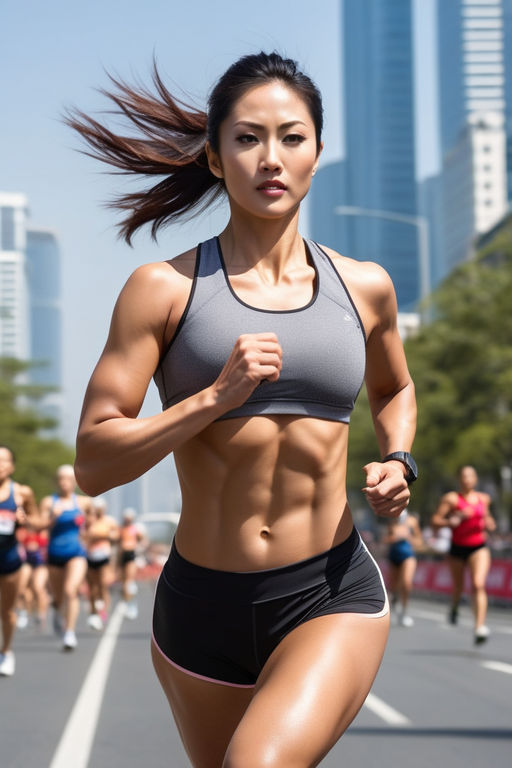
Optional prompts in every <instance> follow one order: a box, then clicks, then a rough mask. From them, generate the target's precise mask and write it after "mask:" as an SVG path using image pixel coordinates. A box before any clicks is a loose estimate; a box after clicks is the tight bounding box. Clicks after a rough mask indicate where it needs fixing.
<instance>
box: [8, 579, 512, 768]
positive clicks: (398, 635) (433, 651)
mask: <svg viewBox="0 0 512 768" xmlns="http://www.w3.org/2000/svg"><path fill="white" fill-rule="evenodd" d="M153 588H154V587H153V584H152V583H142V584H141V585H140V591H139V595H138V601H139V609H140V612H139V617H138V618H137V619H136V620H134V621H130V620H128V619H126V618H123V616H122V613H121V611H120V610H118V609H116V610H114V611H113V615H112V618H111V620H110V623H109V625H108V627H107V629H106V630H105V632H104V633H101V634H100V633H97V632H94V631H93V630H91V629H88V628H87V627H86V623H85V607H84V608H83V610H82V616H81V619H80V624H79V629H78V637H79V646H78V648H77V650H76V651H75V652H73V653H62V652H61V650H60V644H59V641H58V640H57V639H56V638H55V637H54V636H53V635H52V634H51V633H50V632H49V631H46V632H41V631H39V630H37V629H36V627H32V626H29V627H28V628H27V629H26V630H23V631H20V630H18V632H17V635H16V638H15V652H16V661H17V670H16V674H15V676H14V677H12V678H0V766H1V768H121V767H122V768H164V767H165V768H187V767H188V766H189V762H188V760H187V758H186V756H185V754H184V752H183V749H182V747H181V744H180V741H179V737H178V735H177V732H176V729H175V726H174V724H173V722H172V719H171V716H170V713H169V711H168V708H167V703H166V701H165V699H164V696H163V693H162V691H161V690H160V687H159V685H158V683H157V680H156V677H155V675H154V672H153V669H152V666H151V662H150V657H149V627H150V617H151V609H152V596H153ZM411 614H412V616H413V617H414V619H415V625H414V627H412V628H411V629H404V628H400V627H396V626H393V629H392V632H391V636H390V640H389V644H388V649H387V652H386V656H385V659H384V662H383V665H382V667H381V670H380V672H379V675H378V678H377V680H376V682H375V685H374V687H373V691H372V694H371V697H370V698H369V700H368V702H367V704H366V705H365V706H364V707H363V709H362V710H361V712H360V713H359V715H358V717H357V718H356V720H355V721H354V723H353V724H352V726H351V728H350V729H349V731H348V732H347V733H346V734H345V736H344V737H343V738H342V739H341V740H340V742H339V743H338V744H337V745H336V747H335V748H334V749H333V750H332V751H331V753H330V754H329V756H328V757H327V758H326V759H325V760H324V761H323V762H322V764H321V765H322V767H323V768H328V767H329V768H341V767H343V768H351V767H354V768H403V767H404V766H412V767H413V768H432V766H441V767H442V768H445V767H446V768H480V766H489V765H491V766H493V768H501V767H503V768H510V766H511V765H512V608H510V609H494V610H492V611H491V612H490V616H489V622H488V623H489V625H490V626H491V628H492V630H493V634H492V637H491V639H490V640H489V642H488V643H487V644H486V645H484V646H479V647H474V646H473V644H472V635H471V622H470V613H469V609H463V610H462V612H461V620H460V623H459V625H458V626H457V627H451V626H448V625H447V623H446V618H445V617H446V610H445V607H444V605H443V604H442V603H434V602H426V601H419V600H418V601H415V602H414V603H413V606H412V610H411Z"/></svg>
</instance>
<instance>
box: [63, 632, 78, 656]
mask: <svg viewBox="0 0 512 768" xmlns="http://www.w3.org/2000/svg"><path fill="white" fill-rule="evenodd" d="M77 645H78V641H77V639H76V635H75V633H74V631H73V630H72V629H67V630H66V631H65V632H64V637H63V638H62V650H63V651H73V650H74V649H75V648H76V646H77Z"/></svg>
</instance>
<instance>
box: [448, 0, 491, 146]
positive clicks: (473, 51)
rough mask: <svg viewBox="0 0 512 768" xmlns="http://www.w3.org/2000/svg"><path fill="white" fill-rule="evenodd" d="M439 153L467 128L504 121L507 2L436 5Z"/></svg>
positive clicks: (454, 0)
mask: <svg viewBox="0 0 512 768" xmlns="http://www.w3.org/2000/svg"><path fill="white" fill-rule="evenodd" d="M437 21H438V43H439V97H440V124H441V152H442V155H443V156H444V155H445V154H446V153H447V152H449V151H450V150H452V149H453V147H454V146H455V144H456V143H457V141H458V139H459V136H460V133H461V131H462V130H463V129H464V127H465V126H466V125H467V124H468V123H472V124H478V123H481V122H482V121H484V122H485V120H486V117H487V115H488V114H489V113H492V114H493V115H500V116H501V117H502V119H503V121H504V118H505V64H504V40H503V0H448V2H445V0H441V2H439V0H438V4H437Z"/></svg>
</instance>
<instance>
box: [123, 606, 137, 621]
mask: <svg viewBox="0 0 512 768" xmlns="http://www.w3.org/2000/svg"><path fill="white" fill-rule="evenodd" d="M124 615H125V616H126V618H127V619H131V620H132V621H133V619H136V618H137V616H138V615H139V609H138V608H137V603H136V602H134V601H130V602H129V603H126V605H125V608H124Z"/></svg>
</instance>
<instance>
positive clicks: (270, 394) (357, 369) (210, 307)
mask: <svg viewBox="0 0 512 768" xmlns="http://www.w3.org/2000/svg"><path fill="white" fill-rule="evenodd" d="M304 242H305V244H306V248H307V250H308V252H309V259H310V262H311V263H312V265H313V266H314V269H315V272H316V280H315V287H314V294H313V297H312V299H311V301H310V302H309V303H308V304H306V305H305V306H304V307H300V308H299V309H291V310H271V309H259V308H257V307H252V306H250V305H249V304H246V303H245V302H244V301H242V299H240V298H239V297H238V296H237V295H236V293H235V292H234V291H233V289H232V287H231V284H230V282H229V278H228V274H227V271H226V265H225V263H224V259H223V256H222V252H221V248H220V243H219V241H218V238H216V237H214V238H212V239H211V240H207V241H206V242H205V243H202V244H201V245H199V246H198V249H197V257H196V266H195V273H194V280H193V284H192V289H191V291H190V296H189V299H188V302H187V306H186V308H185V311H184V312H183V315H182V317H181V320H180V322H179V324H178V327H177V329H176V332H175V334H174V336H173V338H172V340H171V342H170V344H169V347H168V348H167V350H166V352H165V354H164V355H163V357H162V359H161V361H160V364H159V366H158V368H157V370H156V372H155V375H154V380H155V383H156V385H157V387H158V391H159V392H160V398H161V400H162V406H163V408H164V409H165V408H169V407H170V406H172V405H175V404H176V403H179V402H180V401H181V400H184V399H185V398H187V397H190V396H191V395H193V394H195V393H196V392H199V391H201V390H202V389H205V388H206V387H208V386H210V385H211V384H213V382H214V381H215V380H216V379H217V377H218V376H219V374H220V372H221V370H222V368H223V367H224V365H225V363H226V361H227V359H228V357H229V355H230V354H231V351H232V349H233V346H234V344H235V341H236V340H237V338H238V337H239V336H241V335H242V334H244V333H264V332H267V331H272V332H273V333H275V334H276V335H277V338H278V340H279V343H280V344H281V347H282V350H283V362H282V370H281V375H280V377H279V379H278V381H275V382H262V383H261V384H260V385H259V386H258V387H256V389H255V390H254V392H253V393H252V395H251V396H250V397H249V398H248V400H247V401H246V402H245V403H244V404H243V405H242V406H241V407H240V408H235V409H233V410H231V411H228V412H227V413H225V414H224V415H223V416H221V419H230V418H235V417H237V416H265V415H273V414H295V415H298V416H312V417H315V418H319V419H329V420H330V421H342V422H346V423H348V422H349V421H350V414H351V412H352V409H353V408H354V402H355V400H356V397H357V395H358V393H359V390H360V388H361V385H362V382H363V378H364V370H365V341H366V339H365V334H364V329H363V326H362V323H361V318H360V317H359V314H358V312H357V309H356V307H355V306H354V303H353V301H352V299H351V298H350V295H349V293H348V291H347V288H346V287H345V284H344V282H343V280H342V279H341V277H340V275H339V273H338V272H337V270H336V268H335V266H334V264H333V263H332V261H331V259H330V258H329V257H328V256H327V254H326V253H325V252H324V251H323V250H322V249H321V248H320V247H319V246H318V245H317V244H316V243H315V242H313V241H312V240H305V241H304Z"/></svg>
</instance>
